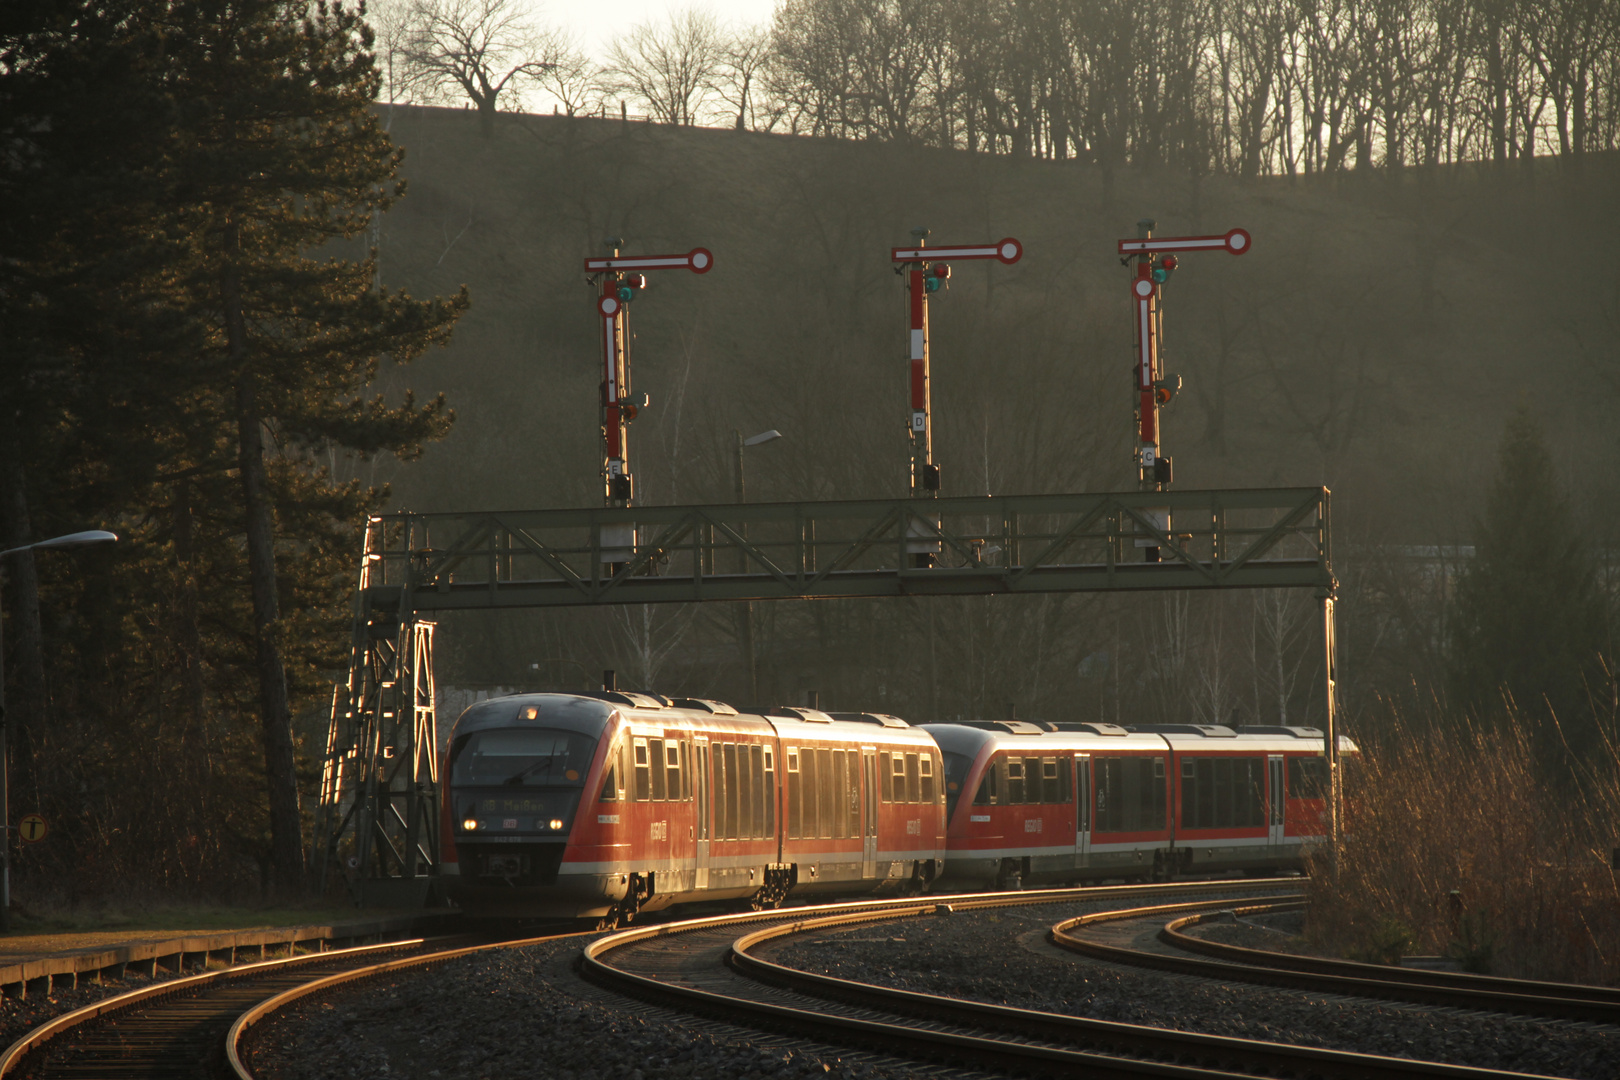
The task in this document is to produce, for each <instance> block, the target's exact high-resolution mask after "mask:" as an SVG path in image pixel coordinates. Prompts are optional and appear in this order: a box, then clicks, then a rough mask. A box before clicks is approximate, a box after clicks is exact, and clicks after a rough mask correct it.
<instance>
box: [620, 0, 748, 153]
mask: <svg viewBox="0 0 1620 1080" xmlns="http://www.w3.org/2000/svg"><path fill="white" fill-rule="evenodd" d="M724 66H725V38H724V35H723V34H722V33H721V31H720V24H719V23H718V22H716V21H715V17H714V15H713V14H711V13H710V12H708V11H706V10H704V9H703V8H687V9H686V10H685V11H682V12H679V13H676V14H672V15H670V16H669V18H668V20H667V21H666V22H664V23H662V24H659V23H656V22H644V23H641V24H639V25H638V26H636V27H635V28H634V29H632V30H631V31H630V32H629V33H628V34H626V35H625V36H624V37H621V38H619V39H618V40H616V41H614V43H613V45H612V47H611V48H610V49H609V50H608V65H607V67H606V68H605V69H604V71H603V73H602V74H603V87H604V89H606V90H608V92H609V93H615V94H620V95H623V96H625V97H630V98H633V99H635V100H636V101H637V102H639V103H640V104H642V105H644V106H645V107H646V109H647V111H648V113H649V114H650V115H651V116H652V117H653V118H654V119H655V120H659V121H661V122H663V123H666V124H680V125H683V126H687V127H690V126H691V125H692V124H694V123H696V122H697V121H698V119H699V118H700V117H701V116H702V115H703V110H704V108H705V106H706V105H707V104H708V100H709V97H710V95H712V94H713V93H714V88H715V84H716V82H717V81H718V79H719V76H720V73H721V71H722V70H723V69H724Z"/></svg>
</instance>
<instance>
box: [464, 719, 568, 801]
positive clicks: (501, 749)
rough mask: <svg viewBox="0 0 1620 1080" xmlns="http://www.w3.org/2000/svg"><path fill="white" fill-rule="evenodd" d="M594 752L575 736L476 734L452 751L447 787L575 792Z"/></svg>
mask: <svg viewBox="0 0 1620 1080" xmlns="http://www.w3.org/2000/svg"><path fill="white" fill-rule="evenodd" d="M595 753H596V740H595V739H594V738H592V737H591V736H589V735H581V734H579V733H578V732H574V731H553V730H550V729H547V728H498V729H494V730H490V731H478V732H474V733H473V734H471V735H469V736H467V741H466V742H465V743H463V744H462V745H461V746H460V747H459V748H458V749H457V751H456V754H455V757H454V760H453V761H452V762H451V765H450V782H451V783H452V784H453V785H455V786H456V787H459V788H471V787H482V788H488V787H514V788H578V787H581V786H583V785H584V783H585V772H586V770H588V769H589V768H590V766H591V757H592V756H593V755H594V754H595Z"/></svg>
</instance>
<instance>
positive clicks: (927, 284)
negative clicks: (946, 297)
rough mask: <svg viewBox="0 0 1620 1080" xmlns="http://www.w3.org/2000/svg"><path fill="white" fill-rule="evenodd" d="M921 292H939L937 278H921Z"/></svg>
mask: <svg viewBox="0 0 1620 1080" xmlns="http://www.w3.org/2000/svg"><path fill="white" fill-rule="evenodd" d="M923 291H924V292H939V278H937V277H925V278H923Z"/></svg>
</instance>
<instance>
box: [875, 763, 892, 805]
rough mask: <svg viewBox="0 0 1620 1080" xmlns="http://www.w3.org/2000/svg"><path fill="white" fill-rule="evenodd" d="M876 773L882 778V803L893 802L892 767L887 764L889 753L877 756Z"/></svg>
mask: <svg viewBox="0 0 1620 1080" xmlns="http://www.w3.org/2000/svg"><path fill="white" fill-rule="evenodd" d="M878 772H879V773H880V774H882V777H883V801H884V802H894V766H893V765H891V764H889V752H888V751H887V750H885V751H883V752H882V753H880V754H879V755H878Z"/></svg>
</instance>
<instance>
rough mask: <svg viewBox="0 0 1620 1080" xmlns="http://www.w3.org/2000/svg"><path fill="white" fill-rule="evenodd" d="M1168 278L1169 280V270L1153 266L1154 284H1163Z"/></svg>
mask: <svg viewBox="0 0 1620 1080" xmlns="http://www.w3.org/2000/svg"><path fill="white" fill-rule="evenodd" d="M1169 280H1170V271H1168V270H1166V269H1165V268H1164V267H1162V266H1155V267H1154V268H1153V283H1154V284H1155V285H1163V284H1164V283H1165V282H1167V281H1169Z"/></svg>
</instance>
